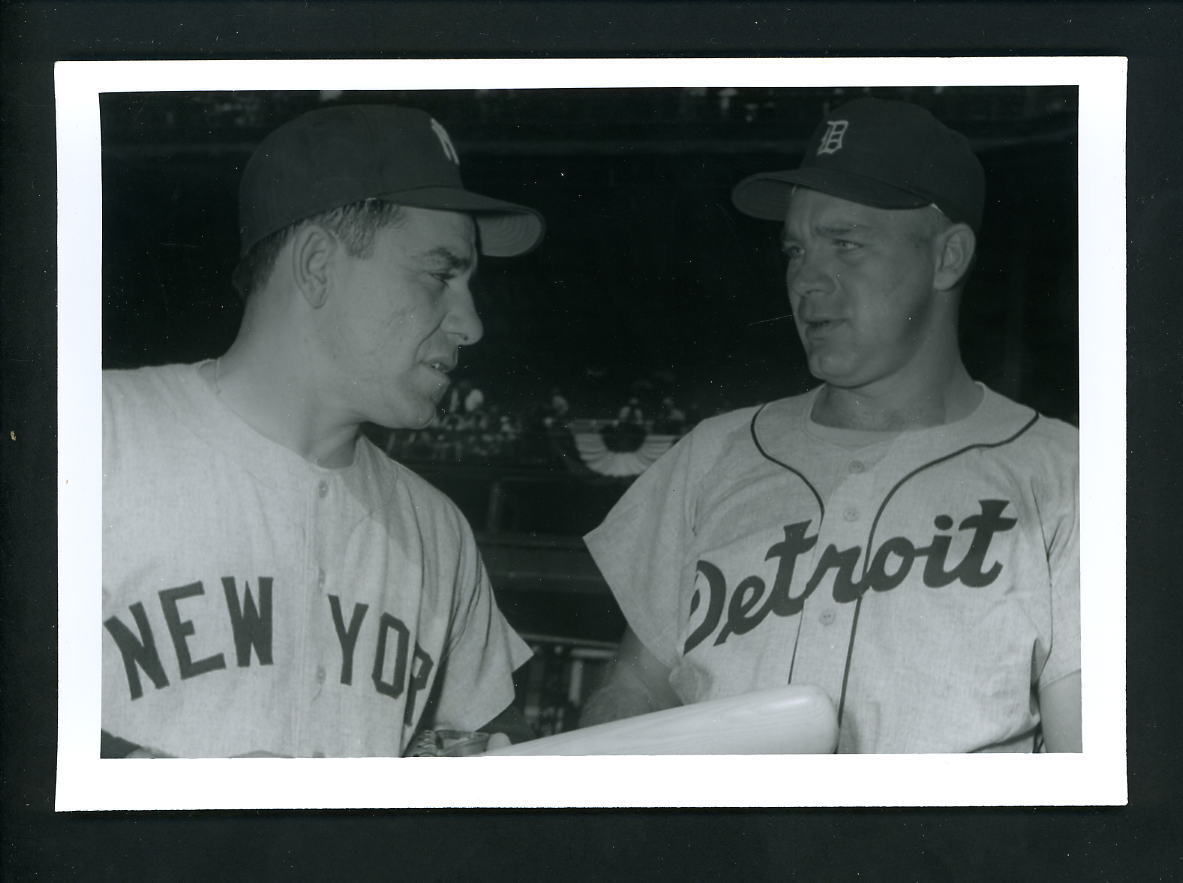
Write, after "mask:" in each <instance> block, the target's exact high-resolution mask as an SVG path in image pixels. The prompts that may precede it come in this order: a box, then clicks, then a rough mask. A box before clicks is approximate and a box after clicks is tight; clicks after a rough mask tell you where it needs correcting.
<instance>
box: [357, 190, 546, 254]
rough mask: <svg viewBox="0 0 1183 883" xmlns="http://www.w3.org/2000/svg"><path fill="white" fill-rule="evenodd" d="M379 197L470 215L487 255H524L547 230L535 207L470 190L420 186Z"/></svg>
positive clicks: (536, 243) (399, 202) (540, 239)
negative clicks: (527, 206)
mask: <svg viewBox="0 0 1183 883" xmlns="http://www.w3.org/2000/svg"><path fill="white" fill-rule="evenodd" d="M378 198H380V199H385V200H388V201H390V202H394V203H398V204H399V205H409V206H413V207H415V208H431V209H439V210H441V211H453V212H466V213H468V214H471V215H472V216H473V220H474V221H476V225H477V229H478V231H479V232H480V249H481V253H482V254H485V255H489V256H490V257H496V258H510V257H515V256H517V255H521V254H525V253H526V252H528V251H531V250H532V249H534V248H535V247H536V246H537V245H538V243H540V242H541V241H542V237H543V235H544V234H545V232H546V222H545V221H544V220H543V218H542V215H541V214H539V213H538V212H536V211H535V210H534V209H532V208H526V207H525V206H523V205H516V204H514V203H512V202H505V201H504V200H501V199H494V198H493V197H491V196H482V195H481V194H479V193H473V192H472V191H470V190H461V189H458V188H455V187H420V188H417V189H415V190H402V191H399V192H398V193H381V194H378Z"/></svg>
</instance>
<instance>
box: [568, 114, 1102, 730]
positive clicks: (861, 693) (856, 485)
mask: <svg viewBox="0 0 1183 883" xmlns="http://www.w3.org/2000/svg"><path fill="white" fill-rule="evenodd" d="M983 198H984V174H983V171H982V167H981V165H980V163H979V162H978V160H977V158H976V157H975V156H974V154H973V153H972V151H971V150H970V148H969V146H968V143H967V141H966V140H965V139H964V138H963V137H962V136H961V135H959V134H957V133H955V132H952V131H950V130H949V129H947V128H946V127H945V126H944V125H942V124H941V123H940V122H939V121H937V120H936V119H935V118H933V117H932V116H931V114H929V113H928V112H927V111H926V110H923V109H921V108H919V107H916V106H914V105H911V104H907V103H903V102H896V101H883V100H878V99H872V98H866V99H859V100H856V101H854V102H851V103H849V104H847V105H846V106H844V107H841V108H839V109H837V110H835V111H833V112H832V113H831V114H829V115H828V116H827V118H826V119H825V120H824V121H823V122H822V124H821V125H820V126H819V127H818V128H817V130H816V131H815V133H814V135H813V137H812V138H811V140H810V142H809V146H808V148H807V152H806V156H805V159H804V161H803V162H802V164H801V166H800V167H799V168H798V169H796V170H792V171H778V172H771V173H765V174H757V175H754V176H752V177H750V178H747V179H746V180H744V181H742V182H740V183H739V185H738V186H737V187H736V188H735V190H734V193H733V199H734V202H735V204H736V206H737V207H738V208H739V209H740V210H741V211H743V212H745V213H747V214H749V215H752V216H755V217H757V218H764V219H768V220H774V221H779V222H781V223H782V224H783V225H784V226H783V240H782V242H783V249H784V253H785V258H786V265H787V269H786V276H785V279H786V283H787V287H788V294H789V303H790V306H791V309H792V314H793V320H794V323H795V326H796V330H797V334H798V336H799V337H800V340H801V343H802V345H803V347H804V350H805V356H806V359H807V360H808V364H809V368H810V370H811V372H812V373H813V374H814V376H815V377H817V378H818V379H819V380H820V381H821V385H820V386H818V387H816V388H815V389H813V390H812V391H810V392H808V393H806V394H804V395H801V396H796V397H793V398H788V399H783V400H780V401H775V402H771V403H769V404H767V405H765V406H762V407H757V408H748V409H744V410H740V411H736V412H734V413H729V414H725V415H723V416H720V417H717V418H714V419H711V420H707V421H705V422H704V423H702V424H701V425H700V426H699V427H697V428H696V429H695V430H694V431H693V432H692V433H690V434H689V435H688V436H687V437H685V438H684V439H683V440H682V441H681V442H679V444H677V445H676V446H675V447H674V448H673V449H672V450H671V451H670V452H669V453H668V454H667V455H666V456H665V457H664V458H663V459H661V460H660V461H659V462H657V463H656V464H655V465H654V466H652V467H651V468H650V469H649V470H648V471H647V472H646V473H644V474H643V475H642V476H641V477H640V478H639V479H638V480H637V482H636V483H635V484H634V485H633V487H632V488H630V490H629V492H628V493H627V494H626V495H625V496H624V497H623V498H622V500H621V501H620V502H619V504H618V505H617V506H616V508H615V509H614V510H613V511H612V512H611V513H610V515H609V516H608V518H607V519H606V521H605V522H604V524H603V525H601V526H600V527H599V528H597V529H596V530H595V531H593V532H592V533H591V534H590V535H589V536H588V538H587V542H588V545H589V547H590V548H591V551H592V554H593V555H594V557H595V559H596V562H597V563H598V565H599V566H600V568H601V570H602V571H603V573H604V575H605V577H606V579H607V580H608V582H609V584H610V585H611V587H612V589H613V591H614V592H615V594H616V597H617V598H618V599H619V601H620V604H621V607H622V608H623V610H624V612H625V614H626V616H627V618H628V621H629V626H630V628H629V630H628V632H627V633H626V635H625V637H624V640H623V642H622V644H621V648H620V653H619V655H618V658H617V660H616V662H615V664H614V667H613V670H612V672H611V675H610V677H609V679H608V682H607V685H606V686H605V688H604V689H603V690H602V691H601V692H600V693H599V694H597V695H596V696H595V697H593V699H592V701H591V702H590V703H589V705H588V708H587V710H586V713H585V716H584V722H585V723H596V722H602V721H605V720H610V719H613V718H618V717H623V716H627V715H631V714H637V713H641V712H645V711H651V710H656V709H658V708H662V707H666V706H670V705H674V704H677V703H689V702H696V701H700V700H705V699H713V698H717V697H721V696H726V695H731V694H736V693H743V692H747V691H751V690H757V689H761V688H765V687H771V686H775V685H782V684H786V683H788V684H808V685H814V686H817V687H819V688H821V689H822V690H824V691H825V692H826V693H827V694H828V695H829V697H830V698H831V700H832V701H833V704H834V707H835V710H836V712H837V715H838V722H839V728H840V729H839V745H838V750H839V751H843V752H962V751H1031V750H1038V749H1039V748H1041V747H1043V748H1046V749H1047V750H1077V751H1078V750H1080V661H1079V617H1078V604H1079V602H1078V598H1079V585H1078V583H1079V563H1078V549H1077V484H1078V482H1077V455H1076V448H1077V433H1076V430H1075V429H1074V428H1072V427H1070V426H1068V425H1067V424H1065V423H1062V422H1060V421H1057V420H1053V419H1049V418H1047V417H1043V416H1040V415H1039V414H1037V413H1035V412H1034V411H1032V410H1031V409H1030V408H1027V407H1025V406H1023V405H1020V404H1017V403H1015V402H1013V401H1010V400H1008V399H1006V398H1004V397H1003V396H1001V395H999V394H997V393H995V392H993V391H991V390H989V389H987V388H985V387H984V386H982V385H981V384H979V383H976V382H974V381H973V380H972V379H971V378H970V377H969V375H968V374H967V373H966V370H965V368H964V366H963V364H962V362H961V357H960V354H959V350H958V345H957V309H958V300H959V298H960V294H961V288H962V284H963V281H964V279H965V276H966V273H967V272H968V270H969V268H970V265H971V262H972V259H973V255H974V248H975V242H976V240H975V236H976V233H977V230H978V228H979V224H980V221H981V215H982V207H983Z"/></svg>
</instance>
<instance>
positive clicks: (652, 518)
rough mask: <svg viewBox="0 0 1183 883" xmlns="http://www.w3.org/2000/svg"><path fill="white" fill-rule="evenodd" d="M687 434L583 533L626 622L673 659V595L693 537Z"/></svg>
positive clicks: (667, 661) (662, 656) (658, 653)
mask: <svg viewBox="0 0 1183 883" xmlns="http://www.w3.org/2000/svg"><path fill="white" fill-rule="evenodd" d="M694 446H695V438H694V435H693V434H691V435H688V436H686V437H685V438H683V439H682V440H681V441H679V442H678V443H677V444H676V445H674V447H673V448H671V449H670V450H669V451H667V452H666V453H665V454H664V455H663V456H662V457H661V458H660V459H658V461H657V462H656V463H654V464H653V465H652V466H650V467H649V468H648V469H647V470H646V471H645V472H643V473H642V474H641V476H640V477H639V478H638V479H637V480H636V481H635V482H634V483H633V485H632V487H630V488H629V489H628V491H627V492H626V493H625V494H624V496H623V497H621V499H620V501H619V502H618V503H617V504H616V506H615V507H613V509H612V511H611V512H609V513H608V516H607V518H605V520H604V522H603V523H602V524H601V525H600V526H599V527H597V528H596V529H595V530H593V531H592V532H591V533H589V534H588V535H587V536H586V537H584V542H585V543H586V544H587V547H588V550H589V551H590V552H591V555H592V558H593V559H594V560H595V562H596V565H597V566H598V567H599V569H600V573H601V574H602V575H603V577H604V579H605V581H607V583H608V586H609V587H610V588H611V589H612V593H613V595H615V597H616V600H617V603H619V604H620V608H621V611H622V612H623V613H624V616H625V619H626V620H627V621H628V624H629V626H630V627H631V628H632V630H633V631H634V632H635V633H636V635H637V637H638V638H639V639H640V640H641V643H642V644H644V645H645V647H646V648H647V649H648V650H649V652H650V653H652V654H653V655H654V656H655V657H656V658H657V659H658V660H659V661H660V662H661V663H663V664H664V665H667V666H672V665H673V664H674V663H675V662H676V661H677V657H678V623H679V622H680V619H681V618H680V617H679V613H678V611H679V595H680V591H681V580H682V571H683V567H684V563H685V561H686V558H687V554H688V552H687V550H688V549H689V547H690V544H691V542H692V541H693V538H694V525H693V507H694V501H693V493H694V482H693V481H692V471H693V469H692V465H693V459H694V457H693V454H694Z"/></svg>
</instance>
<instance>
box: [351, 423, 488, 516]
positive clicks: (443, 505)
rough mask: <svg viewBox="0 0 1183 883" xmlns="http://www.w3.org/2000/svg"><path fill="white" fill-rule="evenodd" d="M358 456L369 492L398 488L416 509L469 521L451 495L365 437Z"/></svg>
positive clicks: (360, 444)
mask: <svg viewBox="0 0 1183 883" xmlns="http://www.w3.org/2000/svg"><path fill="white" fill-rule="evenodd" d="M358 455H359V456H361V457H364V458H365V461H366V469H365V472H366V474H368V475H369V476H371V478H372V480H373V486H372V488H370V489H371V490H372V491H374V492H376V493H378V494H380V495H382V496H387V495H389V494H390V493H391V492H392V491H393V489H395V488H401V489H402V491H403V493H405V495H406V496H407V497H408V498H409V499H410V500H411V501H412V504H413V505H414V506H415V507H416V508H420V507H422V508H423V509H429V510H431V511H433V512H435V513H437V514H441V515H446V516H447V517H448V518H449V519H456V520H459V521H460V522H462V523H464V524H465V525H467V524H468V521H467V519H466V518H465V517H464V515H463V513H461V511H460V508H459V507H458V506H457V505H456V504H455V503H454V502H453V501H452V499H451V497H449V496H448V495H447V494H445V493H444V492H443V491H441V490H440V489H439V488H437V487H436V486H435V485H433V484H432V483H431V482H430V481H428V480H427V479H426V478H424V477H423V476H421V475H419V473H417V472H415V471H414V470H412V469H410V468H408V467H406V466H404V465H403V464H402V463H399V462H398V461H397V460H394V459H392V458H391V457H388V456H387V455H386V453H385V452H384V451H382V449H381V448H379V447H378V446H377V445H375V444H374V443H373V442H371V441H370V440H369V439H367V438H365V437H364V436H363V437H361V438H360V439H359V440H358Z"/></svg>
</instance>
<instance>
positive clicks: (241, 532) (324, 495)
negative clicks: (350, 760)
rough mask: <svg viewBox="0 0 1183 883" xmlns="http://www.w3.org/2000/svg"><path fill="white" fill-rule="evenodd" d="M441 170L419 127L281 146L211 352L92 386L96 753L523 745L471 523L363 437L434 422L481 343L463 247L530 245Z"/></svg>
mask: <svg viewBox="0 0 1183 883" xmlns="http://www.w3.org/2000/svg"><path fill="white" fill-rule="evenodd" d="M458 165H459V160H458V158H457V155H456V151H455V149H454V147H453V145H452V142H451V141H450V139H449V138H448V135H447V133H446V132H445V131H444V129H443V128H442V127H441V126H440V124H439V123H438V122H436V121H435V120H433V119H432V118H431V117H430V116H428V115H427V114H425V113H422V112H420V111H417V110H411V109H405V108H397V107H390V106H352V107H351V106H341V107H335V108H326V109H321V110H317V111H313V112H311V113H309V114H306V115H304V116H302V117H299V118H297V119H296V120H294V121H291V122H289V123H287V124H286V125H284V126H282V127H280V128H279V129H277V130H276V131H275V132H273V133H272V134H271V135H269V136H268V137H267V139H265V140H264V141H263V143H262V144H261V145H260V146H259V148H258V149H257V150H256V152H255V154H254V156H253V157H252V159H251V161H250V163H249V164H248V165H247V168H246V170H245V172H244V175H243V179H242V183H241V190H240V232H241V238H242V242H241V245H242V256H241V262H240V264H239V266H238V269H237V270H236V275H235V282H236V285H238V287H239V289H240V291H242V292H243V294H244V297H245V298H246V302H245V313H244V318H243V321H242V326H241V329H240V331H239V334H238V336H237V338H236V340H235V342H234V344H233V345H232V346H231V348H230V350H229V351H228V352H227V353H226V354H225V355H223V356H222V357H221V358H220V359H217V360H213V361H206V362H201V363H199V364H191V365H167V366H163V367H156V368H141V369H138V370H134V371H110V372H105V374H104V378H103V471H104V473H103V474H104V484H103V494H104V501H103V633H104V634H103V705H102V720H103V730H104V746H105V753H107V754H113V753H114V754H117V753H127V752H128V751H129V750H131V749H132V748H133V747H135V746H138V748H136V749H135V750H134V751H133V752H132V753H134V754H137V755H142V754H149V755H172V756H184V757H201V756H233V755H247V754H274V755H286V756H366V755H399V754H401V753H403V752H404V751H405V750H406V748H407V746H408V744H409V743H410V742H411V739H412V737H413V735H414V733H415V732H416V731H417V730H419V729H421V728H423V727H426V726H437V727H451V728H457V729H462V730H471V729H476V728H478V727H483V726H485V725H486V724H490V722H491V721H492V724H491V726H492V728H493V729H495V730H502V731H506V732H510V733H512V734H514V735H521V734H522V733H523V730H522V726H521V725H522V723H523V722H522V721H520V720H518V719H517V718H516V716H515V714H514V712H513V710H512V708H511V707H510V704H511V702H512V699H513V685H512V680H511V675H512V672H513V670H514V669H515V668H516V667H517V666H518V665H520V664H521V663H522V662H523V661H524V660H525V659H526V658H527V657H528V655H529V650H528V648H527V647H526V646H525V644H524V643H523V642H522V641H521V639H520V638H519V637H518V636H517V635H515V634H514V633H513V631H512V630H511V629H510V628H509V626H508V625H507V624H506V622H505V620H504V619H503V618H502V616H501V614H500V612H499V611H498V609H497V606H496V603H495V602H494V599H493V595H492V593H491V591H490V586H489V581H488V578H487V576H486V573H485V570H484V567H483V565H482V563H481V560H480V556H479V554H478V552H477V548H476V545H475V543H474V541H473V537H472V533H471V531H470V529H469V526H468V525H467V523H466V522H465V520H464V518H463V517H462V516H461V515H460V513H459V512H458V511H457V509H456V508H455V507H454V506H453V505H452V504H451V502H449V501H448V500H447V499H446V498H445V497H444V496H442V495H441V494H440V493H438V492H437V491H435V490H434V489H433V488H432V487H430V486H429V485H428V484H426V483H425V482H424V481H422V480H420V479H419V478H418V477H416V476H415V475H414V474H412V473H411V472H409V471H408V470H407V469H405V468H403V467H402V466H400V465H399V464H397V463H395V462H393V461H391V460H389V459H388V458H387V457H386V456H385V455H384V454H382V453H381V452H380V451H379V450H378V449H376V448H375V447H374V446H373V445H371V444H370V443H369V442H368V441H367V440H366V439H365V438H364V437H362V436H360V435H359V427H360V424H361V423H362V422H363V421H373V422H375V423H378V424H380V425H383V426H388V427H417V426H422V425H425V424H426V423H427V422H428V421H429V420H430V419H431V418H432V416H433V414H434V413H435V409H436V405H437V403H438V402H439V401H440V399H441V397H442V396H443V394H444V392H445V390H446V388H447V386H448V374H449V372H450V371H451V370H452V369H454V368H455V367H456V364H457V360H458V358H459V351H460V347H461V346H462V345H471V344H474V343H476V342H477V340H478V339H479V338H480V336H481V332H482V329H481V323H480V319H479V318H478V316H477V314H476V312H475V310H474V306H473V302H472V296H471V292H470V290H469V284H470V281H471V278H472V275H473V273H474V271H475V269H476V265H477V256H478V252H479V253H484V254H487V255H495V256H497V255H500V256H508V255H515V254H520V253H522V252H525V251H527V250H528V249H530V248H532V247H533V246H534V245H535V244H536V243H537V242H538V241H539V239H540V238H541V236H542V232H543V223H542V219H541V217H540V216H539V215H537V214H536V213H535V212H534V211H533V210H531V209H527V208H523V207H521V206H517V205H513V204H510V203H506V202H501V201H499V200H495V199H491V198H488V197H484V196H481V195H478V194H475V193H471V192H469V191H467V190H465V189H464V187H463V185H462V184H461V180H460V176H459V171H458ZM117 747H118V749H121V750H117Z"/></svg>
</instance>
